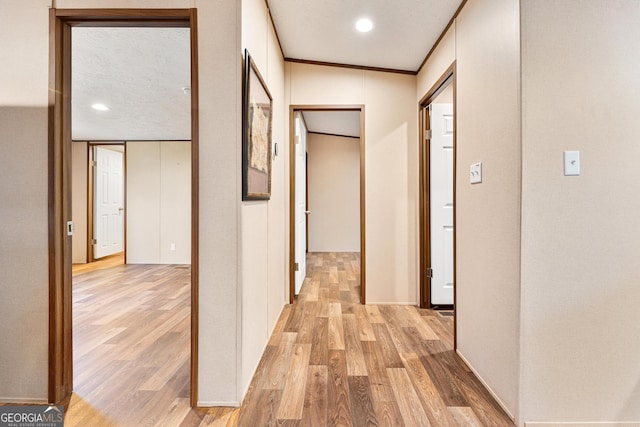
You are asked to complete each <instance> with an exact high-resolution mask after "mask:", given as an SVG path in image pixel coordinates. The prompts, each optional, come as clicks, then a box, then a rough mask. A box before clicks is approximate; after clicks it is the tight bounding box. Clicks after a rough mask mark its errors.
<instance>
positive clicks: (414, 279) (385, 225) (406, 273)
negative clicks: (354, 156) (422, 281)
mask: <svg viewBox="0 0 640 427" xmlns="http://www.w3.org/2000/svg"><path fill="white" fill-rule="evenodd" d="M286 70H287V72H286V80H287V87H288V95H287V102H288V103H289V104H291V105H294V104H295V105H314V104H315V105H340V104H349V105H353V104H362V105H364V106H365V138H364V140H365V149H364V151H365V175H366V177H365V187H366V189H365V198H366V202H365V203H366V207H365V209H366V211H365V214H366V232H365V233H366V255H365V256H366V294H367V295H366V300H367V303H371V304H374V303H400V304H416V303H417V301H418V243H419V242H418V160H417V159H418V145H417V140H418V136H417V129H418V125H417V117H418V114H417V111H418V109H417V107H416V104H415V96H416V77H415V76H411V75H402V74H393V73H382V72H376V71H363V70H354V69H347V68H337V67H327V66H319V65H308V64H299V63H286Z"/></svg>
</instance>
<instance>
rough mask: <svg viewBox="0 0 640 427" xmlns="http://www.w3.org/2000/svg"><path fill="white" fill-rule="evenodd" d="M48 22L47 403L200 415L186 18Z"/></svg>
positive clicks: (136, 414) (155, 15) (191, 18)
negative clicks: (51, 85)
mask: <svg viewBox="0 0 640 427" xmlns="http://www.w3.org/2000/svg"><path fill="white" fill-rule="evenodd" d="M51 16H52V21H51V24H52V33H51V34H52V48H54V46H55V48H54V51H53V52H54V54H53V55H52V69H51V72H52V81H54V82H55V91H52V92H53V94H52V97H53V98H54V99H52V105H53V108H52V116H51V131H52V133H51V138H50V147H51V152H52V153H56V154H55V155H54V156H53V157H51V160H52V171H51V180H50V182H51V189H50V198H51V201H52V208H51V213H50V215H51V218H52V225H51V228H50V233H51V236H52V240H51V257H52V263H51V266H50V270H51V283H50V287H51V298H50V307H51V310H50V312H51V316H50V362H49V363H50V370H49V371H50V378H49V401H50V402H62V401H69V400H68V399H70V410H69V413H68V417H67V419H66V420H65V421H69V422H71V424H72V425H73V424H77V425H82V424H83V420H78V419H74V411H73V408H74V407H75V408H84V409H80V412H77V413H82V414H83V415H82V416H87V411H86V408H87V407H90V408H92V409H93V411H90V413H91V417H93V418H92V419H91V422H92V423H93V422H97V423H101V421H100V420H99V419H94V418H95V417H96V416H98V417H99V416H100V415H99V414H105V415H104V416H108V417H109V421H110V422H113V423H125V424H127V423H129V424H130V423H132V422H133V421H134V420H137V421H140V423H142V422H143V421H142V420H143V418H144V417H148V415H149V414H150V413H154V412H157V411H155V409H153V408H157V407H166V408H173V409H172V410H178V411H180V408H187V409H188V408H189V407H190V406H194V405H195V402H197V396H196V391H197V389H196V387H197V384H196V382H195V378H197V363H196V360H194V358H192V357H191V355H192V354H197V352H196V351H194V348H195V349H196V350H197V274H195V273H193V274H192V269H195V270H196V271H197V251H196V250H194V248H197V215H194V212H197V176H198V175H197V135H198V133H197V130H198V129H197V117H196V115H197V61H196V58H195V55H196V52H197V43H196V35H197V32H195V31H194V29H195V10H170V11H169V10H167V11H165V10H158V11H156V10H145V11H138V10H115V9H114V10H100V11H95V12H88V11H82V10H55V9H54V10H52V14H51ZM114 141H115V142H114ZM76 166H79V167H76ZM116 166H118V168H117V167H116ZM116 169H117V170H116ZM125 177H126V183H125V179H124V178H125ZM83 185H84V191H82V190H80V191H77V190H78V189H79V188H80V189H83ZM74 190H75V191H74ZM78 206H84V208H78ZM74 228H75V230H74ZM74 231H75V232H76V233H74ZM74 234H75V235H74ZM72 239H73V240H72ZM82 249H84V250H82ZM92 261H94V262H92ZM72 262H73V263H74V266H73V269H72V268H71V264H72ZM192 307H194V308H192ZM72 334H73V340H72V339H71V335H72ZM72 342H73V346H72V345H71V343H72ZM72 391H74V392H75V393H74V394H73V395H71V392H72ZM116 409H117V410H116ZM114 416H115V417H116V418H113V417H114ZM158 416H160V417H161V416H162V414H159V415H158ZM69 417H71V419H69ZM118 417H122V419H120V418H118ZM159 420H160V421H159V422H162V419H159ZM85 421H87V422H89V421H88V420H85ZM137 421H136V422H137Z"/></svg>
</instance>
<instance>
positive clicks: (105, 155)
mask: <svg viewBox="0 0 640 427" xmlns="http://www.w3.org/2000/svg"><path fill="white" fill-rule="evenodd" d="M93 158H94V160H95V167H94V181H93V182H94V185H93V191H94V195H93V203H94V208H93V230H94V231H93V232H94V236H93V237H94V239H95V243H94V245H93V256H94V258H96V259H97V258H102V257H105V256H108V255H113V254H116V253H118V252H122V251H123V248H124V244H123V243H124V197H123V196H124V195H123V192H124V179H123V178H124V161H123V159H124V156H123V153H121V152H118V151H114V150H110V149H108V148H103V147H95V148H94V157H93Z"/></svg>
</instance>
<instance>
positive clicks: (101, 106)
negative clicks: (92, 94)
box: [91, 103, 109, 111]
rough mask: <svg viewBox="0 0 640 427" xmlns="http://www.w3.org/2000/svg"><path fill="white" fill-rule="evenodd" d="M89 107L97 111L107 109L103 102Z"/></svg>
mask: <svg viewBox="0 0 640 427" xmlns="http://www.w3.org/2000/svg"><path fill="white" fill-rule="evenodd" d="M91 108H93V109H94V110H98V111H109V107H107V106H106V105H104V104H100V103H97V104H93V105H92V106H91Z"/></svg>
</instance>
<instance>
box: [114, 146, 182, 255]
mask: <svg viewBox="0 0 640 427" xmlns="http://www.w3.org/2000/svg"><path fill="white" fill-rule="evenodd" d="M126 156H127V171H126V176H127V179H126V182H127V191H126V197H127V212H126V214H127V264H190V263H191V143H190V142H184V141H180V142H175V141H156V142H150V141H145V142H127V153H126ZM171 245H174V249H173V250H172V249H171Z"/></svg>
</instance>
